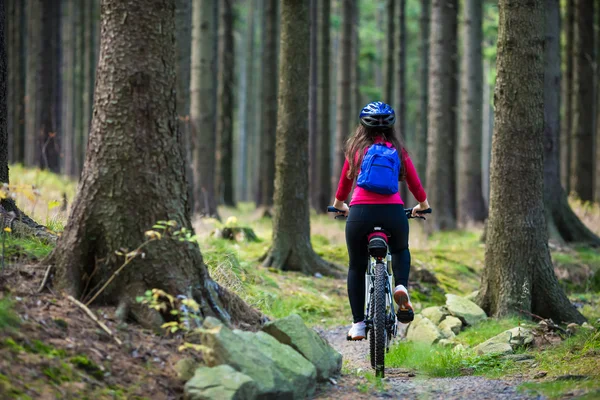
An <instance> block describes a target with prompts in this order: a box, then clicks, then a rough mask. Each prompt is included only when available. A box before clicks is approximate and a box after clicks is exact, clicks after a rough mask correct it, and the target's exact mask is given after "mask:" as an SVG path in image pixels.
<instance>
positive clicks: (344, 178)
mask: <svg viewBox="0 0 600 400" xmlns="http://www.w3.org/2000/svg"><path fill="white" fill-rule="evenodd" d="M349 169H350V164H349V163H348V160H345V161H344V166H343V167H342V174H341V175H340V182H339V183H338V188H337V191H336V192H335V200H336V201H335V202H334V204H333V206H334V207H335V208H339V207H337V206H336V203H337V204H338V205H340V203H342V204H343V203H344V201H345V200H346V199H347V198H348V195H349V194H350V191H351V190H352V183H353V181H352V179H350V178H348V170H349Z"/></svg>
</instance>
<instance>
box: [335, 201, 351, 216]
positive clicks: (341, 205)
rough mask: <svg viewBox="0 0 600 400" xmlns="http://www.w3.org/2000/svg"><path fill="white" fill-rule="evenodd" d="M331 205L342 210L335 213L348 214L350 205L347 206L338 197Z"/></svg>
mask: <svg viewBox="0 0 600 400" xmlns="http://www.w3.org/2000/svg"><path fill="white" fill-rule="evenodd" d="M333 206H334V207H335V208H337V209H338V210H340V211H342V212H339V213H337V214H336V215H343V216H344V217H347V216H348V213H349V212H350V207H348V204H346V203H344V202H343V201H340V200H338V199H335V201H334V202H333Z"/></svg>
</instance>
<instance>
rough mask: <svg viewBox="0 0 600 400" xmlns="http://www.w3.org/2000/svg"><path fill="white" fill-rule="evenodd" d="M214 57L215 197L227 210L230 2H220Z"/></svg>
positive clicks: (230, 157) (232, 84)
mask: <svg viewBox="0 0 600 400" xmlns="http://www.w3.org/2000/svg"><path fill="white" fill-rule="evenodd" d="M219 10H220V13H219V52H218V56H217V59H218V61H217V64H218V66H217V71H218V74H219V77H218V79H217V149H218V151H217V189H216V191H217V195H218V196H219V198H220V199H221V202H222V203H223V204H224V205H226V206H229V207H234V206H235V198H234V194H233V186H234V178H233V108H234V98H233V89H234V87H235V74H234V72H235V65H234V54H235V50H234V42H233V10H232V0H224V1H221V2H220V8H219Z"/></svg>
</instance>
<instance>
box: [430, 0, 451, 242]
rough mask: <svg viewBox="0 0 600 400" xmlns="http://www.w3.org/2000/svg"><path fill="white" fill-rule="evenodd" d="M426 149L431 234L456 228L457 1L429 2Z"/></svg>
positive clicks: (438, 0)
mask: <svg viewBox="0 0 600 400" xmlns="http://www.w3.org/2000/svg"><path fill="white" fill-rule="evenodd" d="M431 11H432V12H431V35H430V43H431V53H430V70H429V74H430V75H429V109H428V119H429V122H428V135H427V136H428V146H427V160H428V163H427V187H428V197H429V198H430V200H431V207H432V208H433V210H434V212H435V217H434V218H432V219H431V222H430V223H429V224H428V225H427V226H428V229H431V230H433V231H437V230H445V229H454V228H456V188H455V181H456V174H455V143H456V105H457V104H456V89H457V82H456V68H457V67H456V27H457V12H458V2H457V0H433V1H432V10H431Z"/></svg>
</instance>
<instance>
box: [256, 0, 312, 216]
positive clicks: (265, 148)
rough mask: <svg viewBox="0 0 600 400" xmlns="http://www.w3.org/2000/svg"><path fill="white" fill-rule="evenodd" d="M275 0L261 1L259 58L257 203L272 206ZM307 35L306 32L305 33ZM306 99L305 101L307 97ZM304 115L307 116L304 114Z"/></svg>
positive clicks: (275, 103)
mask: <svg viewBox="0 0 600 400" xmlns="http://www.w3.org/2000/svg"><path fill="white" fill-rule="evenodd" d="M278 3H279V2H278V1H276V0H264V17H265V18H264V19H265V24H264V28H263V29H264V35H263V37H264V38H265V43H264V50H263V58H262V62H263V65H262V72H263V75H262V77H261V80H262V94H261V96H262V119H261V131H262V133H261V140H260V142H261V143H260V146H261V156H260V163H259V165H260V174H259V185H260V193H259V194H260V196H259V199H258V201H257V206H263V207H267V208H268V207H271V206H272V205H273V192H274V190H275V188H274V182H275V131H276V129H277V23H278V22H277V21H278V18H277V17H278V11H277V10H278ZM306 38H308V35H307V36H306ZM307 101H308V100H307ZM305 118H306V115H305Z"/></svg>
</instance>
